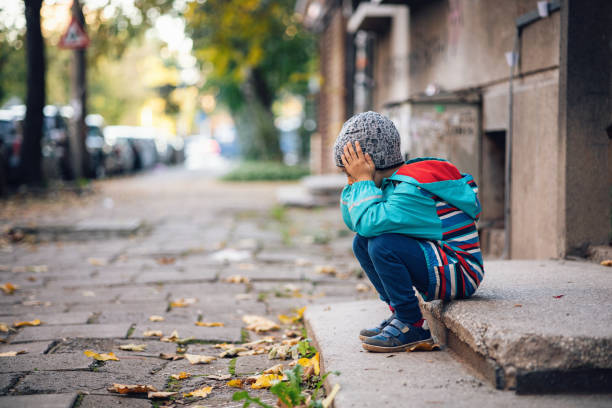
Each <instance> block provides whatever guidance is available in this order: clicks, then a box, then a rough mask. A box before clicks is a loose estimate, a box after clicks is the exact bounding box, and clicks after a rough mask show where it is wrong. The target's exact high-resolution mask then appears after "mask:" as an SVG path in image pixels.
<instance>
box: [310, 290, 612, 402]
mask: <svg viewBox="0 0 612 408" xmlns="http://www.w3.org/2000/svg"><path fill="white" fill-rule="evenodd" d="M388 314H389V310H388V309H387V307H386V306H385V305H384V304H383V303H382V302H380V301H372V300H368V301H359V302H347V303H335V304H331V305H317V306H309V307H308V308H307V309H306V313H305V321H306V324H307V327H308V331H309V334H310V336H311V337H312V338H313V340H314V341H315V343H316V345H317V347H318V349H319V351H320V353H321V364H322V369H323V370H324V371H325V372H330V371H338V372H339V373H340V374H339V375H334V374H331V375H329V376H328V377H327V381H326V384H325V385H326V388H327V389H328V392H329V390H330V389H331V388H332V387H333V386H334V385H335V384H339V385H340V387H341V388H340V391H339V393H338V394H337V396H336V399H335V401H334V406H335V407H336V408H348V407H360V408H367V407H376V408H378V407H385V406H387V407H400V406H401V407H407V406H410V407H412V406H414V407H427V406H435V407H451V406H452V407H454V408H460V407H469V408H473V407H475V406H478V407H493V406H494V407H534V408H535V407H551V408H562V407H576V406H584V407H604V406H609V404H610V401H611V396H610V395H602V394H595V395H571V394H565V395H517V394H516V393H513V392H508V391H500V390H496V389H495V388H494V387H492V386H491V385H489V384H488V383H487V382H486V381H485V380H483V379H482V378H480V377H479V376H478V374H477V373H475V372H473V371H472V370H471V369H470V368H469V367H468V366H465V365H463V364H461V363H460V362H459V361H458V360H457V359H455V358H453V355H452V352H449V351H433V352H412V353H392V354H384V353H369V352H366V351H364V350H363V349H362V347H361V342H360V341H359V338H358V333H359V330H360V329H362V328H364V327H371V326H373V325H375V324H378V323H379V322H380V321H382V319H384V318H385V317H387V316H388Z"/></svg>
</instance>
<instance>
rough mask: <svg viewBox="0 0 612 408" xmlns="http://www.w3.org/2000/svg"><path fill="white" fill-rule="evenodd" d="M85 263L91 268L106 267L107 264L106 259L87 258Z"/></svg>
mask: <svg viewBox="0 0 612 408" xmlns="http://www.w3.org/2000/svg"><path fill="white" fill-rule="evenodd" d="M87 262H89V264H90V265H93V266H106V264H107V263H108V262H107V261H106V259H102V258H87Z"/></svg>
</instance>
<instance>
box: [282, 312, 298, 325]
mask: <svg viewBox="0 0 612 408" xmlns="http://www.w3.org/2000/svg"><path fill="white" fill-rule="evenodd" d="M278 320H279V321H280V322H281V323H282V324H293V323H295V322H296V321H297V320H298V317H297V316H286V315H282V314H279V315H278Z"/></svg>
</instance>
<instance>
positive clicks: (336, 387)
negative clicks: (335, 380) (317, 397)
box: [321, 384, 340, 408]
mask: <svg viewBox="0 0 612 408" xmlns="http://www.w3.org/2000/svg"><path fill="white" fill-rule="evenodd" d="M338 391H340V384H334V386H333V387H332V390H331V392H330V393H329V395H328V396H327V397H326V398H325V399H324V400H323V401H321V405H322V406H323V408H329V407H330V406H331V404H332V403H333V402H334V398H336V394H338Z"/></svg>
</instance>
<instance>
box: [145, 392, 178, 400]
mask: <svg viewBox="0 0 612 408" xmlns="http://www.w3.org/2000/svg"><path fill="white" fill-rule="evenodd" d="M176 394H178V392H167V391H157V392H151V391H149V393H148V394H147V398H148V399H163V398H168V397H172V396H173V395H176Z"/></svg>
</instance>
